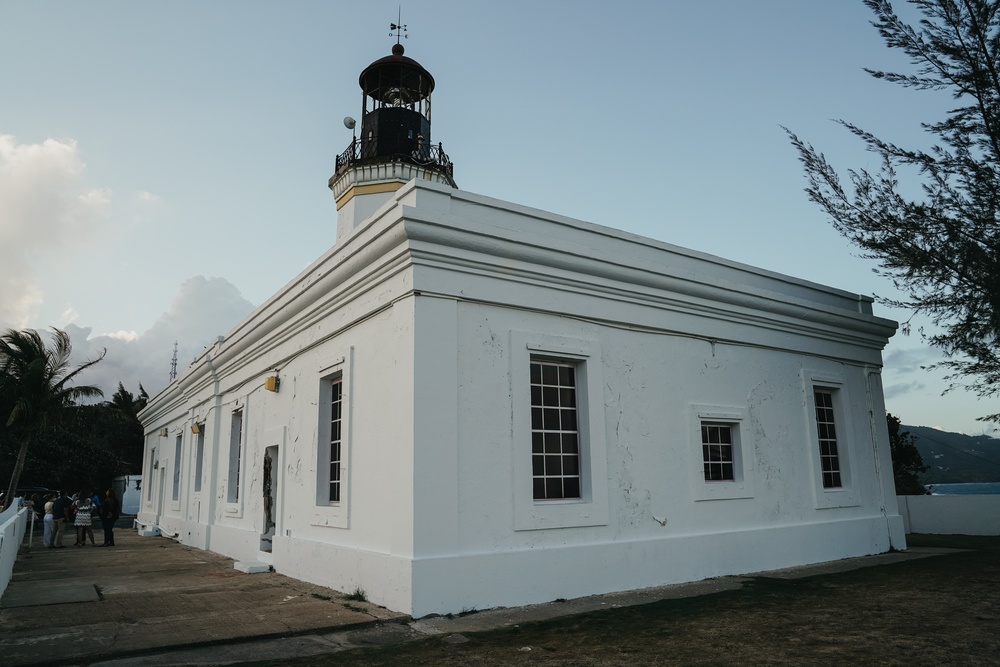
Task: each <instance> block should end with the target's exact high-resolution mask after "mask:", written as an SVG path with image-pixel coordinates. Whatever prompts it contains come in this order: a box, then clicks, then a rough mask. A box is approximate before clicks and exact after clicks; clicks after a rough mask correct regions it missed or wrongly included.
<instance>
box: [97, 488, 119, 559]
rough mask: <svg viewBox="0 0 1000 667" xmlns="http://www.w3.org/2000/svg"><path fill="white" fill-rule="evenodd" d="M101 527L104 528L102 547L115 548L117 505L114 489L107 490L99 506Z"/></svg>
mask: <svg viewBox="0 0 1000 667" xmlns="http://www.w3.org/2000/svg"><path fill="white" fill-rule="evenodd" d="M100 512H101V526H102V527H103V528H104V544H102V545H101V546H102V547H113V546H115V522H116V521H118V515H119V505H118V498H117V496H115V490H114V489H108V490H107V491H106V492H105V494H104V502H103V503H102V504H101V509H100Z"/></svg>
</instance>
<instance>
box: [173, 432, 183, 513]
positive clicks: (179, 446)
mask: <svg viewBox="0 0 1000 667" xmlns="http://www.w3.org/2000/svg"><path fill="white" fill-rule="evenodd" d="M183 454H184V434H183V432H181V433H178V434H177V435H176V436H175V437H174V457H173V460H172V461H171V465H172V466H173V470H172V471H171V472H172V475H171V490H170V502H171V504H172V506H173V508H174V509H180V502H181V462H182V461H183V460H184V459H183V458H182V456H183Z"/></svg>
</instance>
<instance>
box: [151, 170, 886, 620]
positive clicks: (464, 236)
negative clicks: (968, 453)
mask: <svg viewBox="0 0 1000 667" xmlns="http://www.w3.org/2000/svg"><path fill="white" fill-rule="evenodd" d="M893 328H894V324H893V323H891V322H888V321H886V320H880V319H878V318H875V317H873V316H872V314H871V301H870V299H867V298H864V297H858V296H856V295H852V294H848V293H844V292H840V291H838V290H835V289H831V288H826V287H823V286H818V285H813V284H811V283H807V282H804V281H798V280H796V279H794V278H789V277H786V276H780V275H777V274H772V273H768V272H766V271H762V270H760V269H754V268H752V267H746V266H742V265H738V264H734V263H731V262H726V261H725V260H721V259H719V258H714V257H711V256H708V255H704V254H700V253H695V252H691V251H687V250H684V249H680V248H676V247H674V246H670V245H668V244H663V243H659V242H655V241H651V240H649V239H643V238H641V237H636V236H633V235H629V234H625V233H622V232H618V231H615V230H610V229H607V228H604V227H599V226H596V225H590V224H588V223H582V222H579V221H575V220H570V219H567V218H562V217H560V216H554V215H552V214H547V213H543V212H541V211H536V210H533V209H527V208H525V207H520V206H517V205H514V204H509V203H507V202H499V201H497V200H492V199H489V198H485V197H480V196H478V195H471V194H469V193H463V192H460V191H456V190H451V189H449V188H443V187H439V186H434V185H426V184H419V183H410V184H408V185H407V186H404V187H403V188H402V189H401V190H400V191H399V192H397V193H395V194H394V195H393V196H392V197H390V198H389V200H388V202H387V203H386V204H385V205H384V206H383V207H381V208H380V209H379V210H378V211H377V212H376V213H375V214H374V216H373V217H372V218H371V219H369V220H368V221H367V222H365V223H363V224H362V225H361V226H359V227H358V228H357V229H356V230H354V231H353V232H352V235H351V236H350V237H348V238H346V239H341V241H340V242H338V245H337V246H336V247H334V248H333V249H331V250H330V251H329V252H327V253H326V254H325V255H324V256H323V257H321V258H319V259H318V260H317V261H316V263H314V264H313V265H312V266H311V267H309V268H308V269H307V270H306V271H304V272H303V273H302V274H300V275H299V276H298V277H297V278H295V279H294V280H293V281H292V282H290V283H289V284H288V285H287V286H286V287H285V288H283V289H282V290H281V291H280V292H279V293H278V294H276V295H275V296H274V297H272V299H270V300H269V301H268V302H267V303H265V304H263V305H262V306H261V307H260V308H259V309H258V310H257V311H255V313H254V314H252V315H251V316H250V317H249V318H248V319H247V320H246V321H245V322H243V323H241V324H240V325H239V326H237V327H236V328H235V329H234V330H233V331H231V332H229V333H228V334H227V335H226V336H225V337H224V338H223V339H222V340H220V341H219V342H218V343H216V344H215V345H213V346H212V347H211V348H209V349H208V350H206V352H205V354H204V355H203V356H202V358H200V359H199V360H197V361H196V362H195V364H194V365H193V366H192V367H191V368H190V369H188V371H187V372H186V373H185V374H184V375H182V376H181V377H180V378H178V380H177V381H176V382H175V383H174V384H172V385H171V386H170V387H168V388H167V389H166V390H164V391H163V392H161V393H160V394H159V395H157V396H155V397H154V398H153V399H152V400H151V401H150V404H149V406H148V407H147V409H146V410H145V411H144V412H143V413H142V415H141V417H142V420H143V423H144V424H145V426H146V442H147V460H146V462H145V464H144V469H143V473H144V476H145V477H144V479H146V480H148V484H150V485H151V486H150V487H149V489H148V490H147V491H146V492H144V495H143V498H142V510H141V513H140V516H139V519H140V521H142V522H145V523H148V524H150V525H156V526H159V527H160V529H161V530H162V531H163V532H164V533H165V534H169V535H176V536H177V539H179V540H181V541H183V542H185V543H188V544H192V545H194V546H198V547H200V548H207V549H211V550H213V551H217V552H219V553H223V554H225V555H228V556H230V557H233V558H236V559H239V560H258V559H261V560H265V561H266V562H270V563H272V564H273V565H274V567H275V569H276V570H278V571H279V572H282V573H285V574H288V575H290V576H294V577H298V578H301V579H304V580H307V581H311V582H314V583H318V584H322V585H326V586H331V587H333V588H337V589H340V590H346V591H351V590H354V589H355V588H361V589H363V590H364V591H365V592H366V594H367V595H368V597H369V599H371V600H372V601H374V602H377V603H379V604H384V605H386V606H388V607H390V608H392V609H396V610H400V611H405V612H408V613H411V614H414V615H416V616H421V615H424V614H427V613H432V612H437V613H447V612H457V611H461V610H462V609H463V608H473V607H475V608H480V609H482V608H486V607H491V606H498V605H517V604H526V603H530V602H540V601H545V600H551V599H554V598H560V597H562V598H569V597H575V596H579V595H587V594H592V593H600V592H607V591H613V590H625V589H631V588H640V587H645V586H652V585H658V584H664V583H672V582H680V581H690V580H695V579H700V578H704V577H710V576H717V575H722V574H733V573H742V572H749V571H757V570H763V569H771V568H775V567H785V566H791V565H797V564H803V563H811V562H817V561H822V560H832V559H837V558H845V557H849V556H854V555H861V554H868V553H875V552H879V551H885V550H887V549H889V548H890V546H893V547H896V548H903V547H904V546H905V542H904V538H903V530H902V520H901V518H900V516H899V514H898V512H897V509H896V504H895V496H894V495H893V494H892V475H891V467H890V463H889V455H888V444H887V442H888V441H887V434H886V431H885V420H884V418H881V415H884V413H885V409H884V405H883V404H882V395H881V386H880V377H879V368H880V364H881V349H882V347H883V346H884V344H885V342H886V340H887V337H888V335H890V334H891V332H892V330H893ZM531 354H546V355H551V356H556V357H564V356H568V357H569V358H571V359H573V360H575V361H577V362H578V363H580V364H581V365H580V369H581V382H582V385H581V387H580V390H581V395H582V396H585V397H586V407H585V409H584V410H583V411H582V412H581V415H582V417H581V418H582V419H583V420H584V425H583V429H584V432H585V433H586V437H587V450H586V454H585V455H584V465H585V468H586V471H587V474H586V475H585V478H586V482H585V493H584V498H583V499H582V500H581V501H580V502H571V501H570V502H555V503H554V502H548V503H546V502H535V501H533V500H532V499H531V492H530V470H531V469H530V449H525V448H526V447H530V444H529V442H530V438H529V435H530V433H529V432H528V430H526V426H525V425H526V423H527V422H526V421H525V420H526V414H527V409H528V405H527V403H526V399H525V396H526V389H527V388H526V382H527V368H528V360H529V359H530V356H531ZM331 373H340V374H341V377H342V378H343V380H344V392H345V399H344V405H345V410H346V417H345V420H346V421H345V429H346V434H345V445H344V446H345V452H346V453H345V461H344V480H345V482H344V489H345V492H344V496H343V498H342V500H341V502H340V503H339V504H337V505H334V506H331V505H330V504H329V503H325V502H320V501H318V499H317V486H318V485H321V484H322V476H323V472H322V471H323V469H324V466H325V465H327V464H326V463H325V462H324V461H321V460H319V456H318V454H317V451H318V448H319V447H321V444H320V443H319V440H320V439H321V438H320V434H321V431H322V428H321V426H320V420H321V418H322V417H321V413H322V409H323V406H322V403H323V401H322V397H321V390H320V387H321V385H322V382H323V378H324V377H327V376H329V375H330V374H331ZM275 374H276V375H277V376H278V377H279V378H280V379H281V385H280V389H279V391H278V392H277V393H274V392H269V391H266V390H265V389H264V388H263V381H264V378H265V377H267V376H270V375H275ZM817 382H818V383H820V384H823V385H831V386H835V387H836V391H837V396H838V400H839V401H840V403H841V404H840V405H839V406H838V411H839V412H838V415H839V416H838V442H839V443H840V444H841V446H842V452H843V453H842V456H843V459H844V468H845V479H846V483H845V485H844V488H843V489H839V490H832V491H827V490H824V489H823V488H822V484H821V481H820V476H819V472H818V471H819V463H818V455H817V446H816V444H815V432H814V430H815V421H814V419H815V418H814V416H813V414H812V410H813V408H812V406H811V401H812V385H813V383H817ZM236 408H240V409H242V410H243V427H244V431H243V445H242V447H243V450H242V457H241V468H240V492H239V502H236V503H232V502H229V491H230V485H231V484H233V483H234V480H232V479H230V477H231V475H230V471H229V467H230V458H229V428H230V421H231V415H232V411H233V410H234V409H236ZM704 414H708V415H716V416H718V415H723V416H725V417H726V418H727V419H732V420H734V423H737V424H738V427H737V428H738V431H739V434H740V439H741V447H740V448H741V451H742V452H743V455H744V456H743V466H742V470H743V472H744V474H743V475H742V479H741V481H740V482H739V483H738V484H736V483H734V484H727V485H723V486H712V485H706V483H705V482H704V479H703V474H702V473H701V461H700V456H701V451H700V439H699V438H700V434H699V427H698V425H699V415H704ZM876 415H877V416H879V418H875V416H876ZM196 422H197V423H203V424H204V428H205V458H204V462H203V473H202V491H201V492H195V491H194V479H193V478H194V474H193V471H194V469H195V461H194V455H193V453H194V451H195V445H196V441H197V438H196V436H194V435H193V434H192V433H191V424H192V423H196ZM162 429H166V436H161V435H160V433H161V432H162V431H161V430H162ZM177 435H180V436H181V439H182V445H183V455H182V460H181V466H182V467H181V475H180V483H181V486H180V493H179V497H178V499H177V501H176V502H175V501H174V500H173V499H172V479H173V478H172V475H173V474H174V469H175V467H176V466H175V461H174V445H175V441H176V437H177ZM268 448H274V449H272V450H271V451H272V452H277V458H276V460H275V463H274V466H273V469H272V470H273V474H274V480H275V482H274V483H275V485H276V491H275V494H276V505H275V508H274V511H275V514H276V517H277V519H276V524H277V525H276V532H275V536H274V538H273V549H272V551H271V552H270V553H262V552H261V551H260V548H261V542H260V535H261V532H262V531H263V527H264V520H263V500H262V498H263V479H262V471H263V457H264V453H265V451H266V450H267V449H268ZM154 451H155V455H154ZM154 462H155V463H156V467H155V468H154ZM881 471H885V474H882V472H881ZM526 490H527V491H526Z"/></svg>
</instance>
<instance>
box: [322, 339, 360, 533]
mask: <svg viewBox="0 0 1000 667" xmlns="http://www.w3.org/2000/svg"><path fill="white" fill-rule="evenodd" d="M328 361H329V365H327V366H326V367H325V368H322V369H321V370H320V371H319V377H318V378H317V380H318V382H317V394H318V395H317V397H316V401H317V403H316V404H317V405H318V409H317V424H316V462H315V465H316V491H315V493H316V495H315V498H316V504H315V507H314V510H313V516H312V524H313V525H314V526H326V527H330V528H349V527H350V496H351V488H350V463H351V462H350V457H351V372H352V371H351V369H352V367H353V363H354V348H349V349H348V354H347V355H346V356H342V357H337V358H334V359H329V360H328Z"/></svg>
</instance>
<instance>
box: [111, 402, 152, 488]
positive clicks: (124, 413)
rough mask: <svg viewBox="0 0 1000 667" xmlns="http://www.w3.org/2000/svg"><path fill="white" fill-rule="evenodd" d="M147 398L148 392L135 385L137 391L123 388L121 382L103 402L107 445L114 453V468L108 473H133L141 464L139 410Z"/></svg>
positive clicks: (141, 440) (115, 474)
mask: <svg viewBox="0 0 1000 667" xmlns="http://www.w3.org/2000/svg"><path fill="white" fill-rule="evenodd" d="M148 402H149V394H147V393H146V390H145V389H143V387H142V384H140V385H139V395H138V396H135V395H133V394H132V392H130V391H128V390H127V389H125V386H124V385H122V383H121V382H119V383H118V390H117V391H116V392H115V393H114V395H112V397H111V400H110V401H107V402H106V403H104V404H103V407H104V408H105V409H106V410H107V411H108V419H109V422H110V423H109V424H108V428H107V431H106V441H107V443H108V448H109V449H110V451H111V452H113V453H114V455H115V459H116V463H117V468H116V470H115V471H114V475H112V477H116V476H118V475H124V474H126V473H133V472H136V471H138V470H139V469H140V468H141V467H142V442H143V432H142V423H141V422H140V421H139V412H140V411H141V410H142V409H143V408H144V407H146V403H148Z"/></svg>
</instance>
